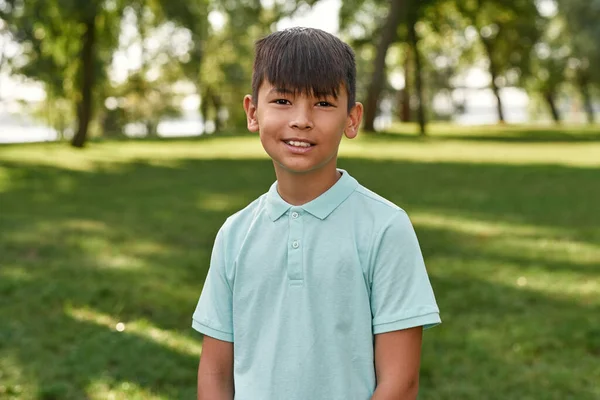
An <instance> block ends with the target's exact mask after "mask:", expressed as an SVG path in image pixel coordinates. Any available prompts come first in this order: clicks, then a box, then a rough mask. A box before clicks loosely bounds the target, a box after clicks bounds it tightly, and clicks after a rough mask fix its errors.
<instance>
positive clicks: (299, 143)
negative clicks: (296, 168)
mask: <svg viewBox="0 0 600 400" xmlns="http://www.w3.org/2000/svg"><path fill="white" fill-rule="evenodd" d="M286 143H287V144H289V145H291V146H295V147H310V143H306V142H297V141H295V140H288V141H287V142H286Z"/></svg>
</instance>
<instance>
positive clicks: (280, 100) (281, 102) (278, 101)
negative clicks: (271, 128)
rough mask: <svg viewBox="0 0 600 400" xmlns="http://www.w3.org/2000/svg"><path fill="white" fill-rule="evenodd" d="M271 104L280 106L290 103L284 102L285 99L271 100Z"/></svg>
mask: <svg viewBox="0 0 600 400" xmlns="http://www.w3.org/2000/svg"><path fill="white" fill-rule="evenodd" d="M273 103H275V104H281V105H287V104H290V102H289V101H288V100H286V99H276V100H273Z"/></svg>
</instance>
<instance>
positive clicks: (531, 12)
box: [455, 0, 542, 122]
mask: <svg viewBox="0 0 600 400" xmlns="http://www.w3.org/2000/svg"><path fill="white" fill-rule="evenodd" d="M455 4H456V7H457V9H458V10H459V11H460V12H461V14H462V15H463V16H464V17H465V18H466V19H467V20H468V22H469V24H470V25H471V26H473V27H474V28H475V29H476V32H477V35H478V37H479V42H480V44H481V47H482V49H483V53H484V54H485V57H486V58H487V61H488V70H489V73H490V75H491V82H490V86H491V89H492V91H493V92H494V96H495V97H496V100H497V111H498V119H499V120H500V122H504V121H505V115H504V108H503V104H502V99H501V97H500V90H501V88H502V86H503V83H502V82H506V79H507V73H508V72H509V71H514V72H515V73H516V74H517V75H520V74H522V73H526V71H527V70H528V69H529V67H530V64H529V62H530V55H531V51H532V49H533V46H534V45H535V43H536V42H537V41H538V39H539V37H540V35H541V26H542V24H541V23H540V21H541V19H542V17H541V16H540V14H539V11H538V9H537V7H536V5H535V2H534V1H531V0H511V1H507V0H456V2H455Z"/></svg>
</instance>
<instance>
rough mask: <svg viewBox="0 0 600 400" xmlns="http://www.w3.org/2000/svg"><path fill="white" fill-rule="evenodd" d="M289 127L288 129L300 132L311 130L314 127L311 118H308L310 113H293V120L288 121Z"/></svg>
mask: <svg viewBox="0 0 600 400" xmlns="http://www.w3.org/2000/svg"><path fill="white" fill-rule="evenodd" d="M289 125H290V128H295V129H301V130H305V129H312V128H313V126H314V125H313V122H312V118H311V117H310V113H308V112H306V111H299V112H297V113H295V114H294V116H293V118H292V119H291V120H290V123H289Z"/></svg>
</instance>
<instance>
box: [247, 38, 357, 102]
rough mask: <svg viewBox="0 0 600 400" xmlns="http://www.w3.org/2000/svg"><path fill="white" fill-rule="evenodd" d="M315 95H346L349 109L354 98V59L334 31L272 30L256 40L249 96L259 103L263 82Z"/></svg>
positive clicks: (352, 53) (347, 47)
mask: <svg viewBox="0 0 600 400" xmlns="http://www.w3.org/2000/svg"><path fill="white" fill-rule="evenodd" d="M265 81H267V82H269V83H270V84H272V85H273V86H275V87H278V88H283V89H287V90H290V91H292V92H294V93H297V94H304V95H313V96H315V97H320V96H327V95H333V96H334V97H337V96H338V93H339V91H340V90H346V93H347V95H348V105H347V108H348V112H350V110H351V109H352V107H353V106H354V104H355V101H356V63H355V61H354V52H353V51H352V48H351V47H350V46H348V45H347V44H346V43H344V42H342V41H341V40H340V39H338V38H337V37H335V36H334V35H332V34H330V33H327V32H325V31H322V30H319V29H313V28H291V29H286V30H283V31H279V32H275V33H272V34H270V35H268V36H266V37H264V38H262V39H260V40H259V41H258V42H257V43H256V53H255V59H254V70H253V75H252V97H253V99H254V102H255V104H257V103H258V92H259V89H260V86H261V85H262V83H263V82H265Z"/></svg>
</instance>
